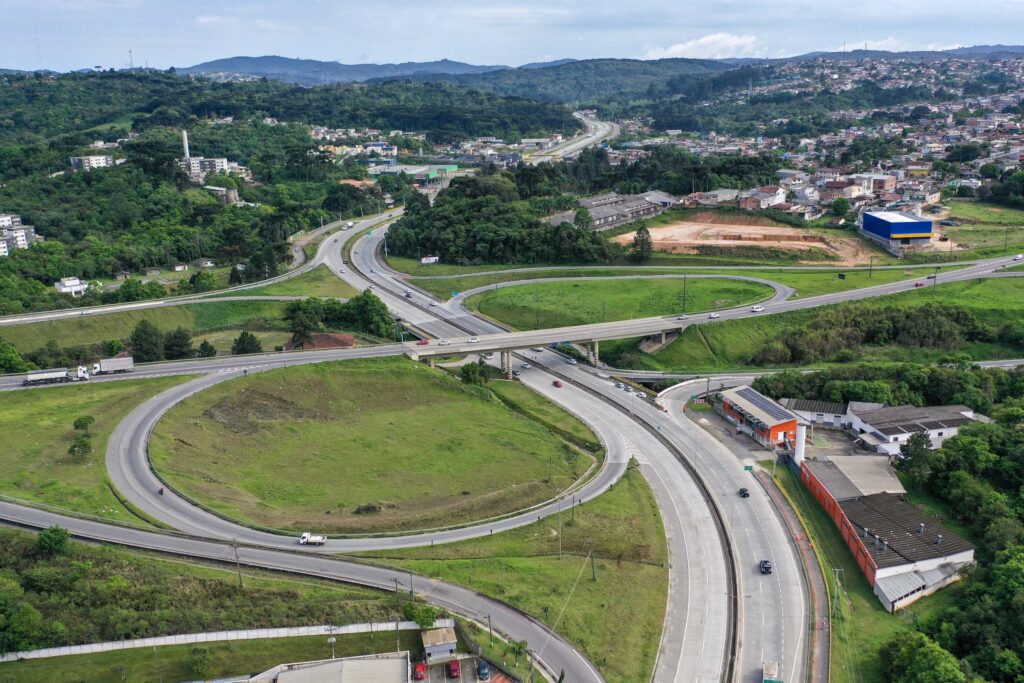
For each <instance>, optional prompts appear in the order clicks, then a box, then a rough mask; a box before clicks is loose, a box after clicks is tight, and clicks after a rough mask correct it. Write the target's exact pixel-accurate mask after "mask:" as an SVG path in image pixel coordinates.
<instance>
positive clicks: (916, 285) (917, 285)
mask: <svg viewBox="0 0 1024 683" xmlns="http://www.w3.org/2000/svg"><path fill="white" fill-rule="evenodd" d="M914 286H915V287H924V283H923V282H915V283H914Z"/></svg>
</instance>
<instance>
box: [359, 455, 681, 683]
mask: <svg viewBox="0 0 1024 683" xmlns="http://www.w3.org/2000/svg"><path fill="white" fill-rule="evenodd" d="M561 522H562V523H561V534H562V551H563V553H564V554H563V556H562V557H561V558H559V556H558V547H559V539H558V534H559V521H558V519H557V518H548V519H545V520H543V521H541V522H537V523H535V524H531V525H529V526H526V527H523V528H521V529H516V530H515V531H509V532H505V533H501V534H495V535H494V536H489V537H485V538H479V539H474V540H471V541H464V542H461V543H454V544H450V545H442V546H436V547H433V548H409V549H403V550H392V551H381V552H377V553H371V555H373V556H374V557H375V558H376V559H377V560H378V561H385V562H387V563H389V564H394V565H397V566H400V567H404V568H409V569H412V570H413V571H416V572H420V573H423V574H427V575H429V576H433V577H435V578H438V579H443V580H445V581H449V582H453V583H457V584H460V585H463V586H465V587H467V588H471V589H473V590H476V591H479V592H481V593H484V594H486V595H491V596H493V597H496V598H498V599H500V600H503V601H505V602H507V603H509V604H510V605H512V606H514V607H516V608H518V609H521V610H523V611H524V612H526V613H527V614H529V615H531V616H533V617H535V618H537V619H539V620H540V621H542V622H544V623H545V624H547V625H548V626H550V627H551V628H553V629H554V630H555V631H557V632H558V633H560V634H562V635H563V636H565V637H566V638H567V639H568V640H569V641H571V642H572V643H574V644H575V645H577V646H578V647H579V648H580V649H581V650H582V651H583V652H584V653H585V654H586V655H587V656H588V657H589V658H590V659H591V661H593V662H594V663H595V664H596V665H597V666H598V667H599V668H600V669H601V672H602V673H603V674H604V676H605V677H606V678H607V680H609V681H613V682H616V683H618V682H621V683H627V682H629V683H635V682H636V681H646V680H649V679H650V677H651V672H652V670H653V668H654V661H655V657H656V655H657V652H658V645H659V643H660V640H661V630H662V622H663V620H664V618H665V601H666V599H667V595H668V592H667V591H668V572H667V569H666V566H667V565H666V563H667V561H668V550H667V548H666V545H665V532H664V528H663V527H662V523H661V516H660V515H659V513H658V508H657V505H656V503H655V502H654V497H653V495H652V494H651V491H650V488H649V487H648V486H647V482H646V481H644V478H643V476H642V475H641V474H640V472H639V471H638V470H637V469H635V468H633V467H631V468H629V470H628V472H627V474H626V476H625V477H624V478H623V479H622V480H621V481H619V482H618V483H617V484H615V486H614V487H613V488H612V489H611V490H610V491H609V492H608V493H605V494H604V495H602V496H600V497H599V498H597V499H595V500H592V501H590V502H589V503H586V504H585V505H579V506H577V507H576V510H575V512H570V511H569V510H566V511H564V512H563V514H562V519H561ZM591 547H593V549H594V553H595V557H596V561H595V563H594V569H595V573H596V576H597V580H596V581H594V580H593V579H592V578H591V563H590V560H589V559H588V555H589V553H590V550H591ZM541 645H543V644H542V643H529V646H530V648H539V647H540V646H541Z"/></svg>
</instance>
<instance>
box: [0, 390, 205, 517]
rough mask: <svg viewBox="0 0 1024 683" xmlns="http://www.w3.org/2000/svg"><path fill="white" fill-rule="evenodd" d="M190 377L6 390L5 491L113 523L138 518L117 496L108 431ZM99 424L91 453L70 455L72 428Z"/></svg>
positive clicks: (2, 411) (1, 426)
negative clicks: (86, 419) (81, 422)
mask: <svg viewBox="0 0 1024 683" xmlns="http://www.w3.org/2000/svg"><path fill="white" fill-rule="evenodd" d="M188 379H190V378H189V377H185V376H182V377H159V378H154V379H131V380H118V381H110V382H99V381H93V382H87V383H78V384H73V385H65V386H55V387H46V388H41V389H28V390H23V391H5V392H0V431H2V432H3V434H4V435H5V437H4V447H3V448H2V449H0V491H3V493H4V494H6V495H9V496H14V497H15V498H21V499H24V500H29V501H33V502H36V503H45V504H46V505H51V506H54V507H58V508H61V509H65V510H71V511H75V512H84V513H89V514H92V515H99V516H100V517H105V518H109V519H116V520H124V521H135V522H138V521H139V520H138V518H136V517H135V516H134V515H133V514H132V513H131V512H130V511H129V510H127V509H126V508H125V507H124V506H123V505H122V504H121V503H120V502H119V501H118V499H117V497H115V496H114V494H113V492H112V491H111V489H110V486H109V484H108V481H107V470H106V466H105V465H104V453H105V451H106V448H107V440H108V439H109V438H110V433H111V432H112V431H113V430H114V427H116V426H117V423H118V422H120V421H121V419H122V418H123V417H125V415H127V414H128V413H129V412H130V411H131V410H132V409H133V408H135V407H136V406H137V405H139V404H141V403H142V402H143V401H145V400H146V399H148V398H150V397H152V396H155V395H157V394H158V393H160V392H161V391H164V390H165V389H169V388H171V387H173V386H174V385H176V384H180V383H181V382H184V381H186V380H188ZM83 415H91V416H92V417H94V418H96V422H95V424H93V426H92V430H91V431H92V432H93V434H94V435H95V436H94V437H93V440H92V445H93V452H92V454H91V455H89V456H87V457H85V458H78V457H73V456H70V455H68V447H69V446H70V445H71V441H72V439H73V438H74V436H75V430H74V428H73V427H72V423H73V422H74V421H75V419H76V418H78V417H81V416H83Z"/></svg>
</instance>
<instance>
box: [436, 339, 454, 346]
mask: <svg viewBox="0 0 1024 683" xmlns="http://www.w3.org/2000/svg"><path fill="white" fill-rule="evenodd" d="M451 343H452V340H451V339H442V340H441V341H439V342H438V344H440V345H441V346H451Z"/></svg>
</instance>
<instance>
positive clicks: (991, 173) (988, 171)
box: [978, 163, 1003, 180]
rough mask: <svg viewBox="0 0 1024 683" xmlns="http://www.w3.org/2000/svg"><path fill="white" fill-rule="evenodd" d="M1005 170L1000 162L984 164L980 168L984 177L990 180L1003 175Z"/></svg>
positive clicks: (979, 171) (979, 170)
mask: <svg viewBox="0 0 1024 683" xmlns="http://www.w3.org/2000/svg"><path fill="white" fill-rule="evenodd" d="M1002 172H1003V170H1002V169H1001V168H1000V167H999V164H993V163H988V164H982V165H981V168H979V169H978V173H980V174H981V177H982V178H988V179H989V180H995V179H996V178H998V177H999V176H1000V175H1002Z"/></svg>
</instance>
